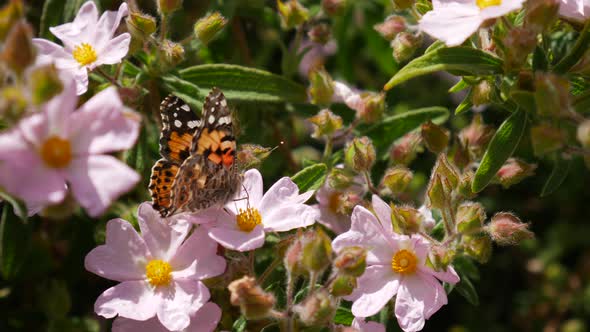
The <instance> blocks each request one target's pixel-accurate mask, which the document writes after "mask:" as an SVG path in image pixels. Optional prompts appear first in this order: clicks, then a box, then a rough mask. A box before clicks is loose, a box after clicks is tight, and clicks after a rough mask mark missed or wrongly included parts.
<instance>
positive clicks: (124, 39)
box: [95, 33, 131, 66]
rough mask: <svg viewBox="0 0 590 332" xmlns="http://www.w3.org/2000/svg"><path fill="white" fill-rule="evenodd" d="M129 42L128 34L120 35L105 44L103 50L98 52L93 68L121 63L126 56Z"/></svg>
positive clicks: (129, 36)
mask: <svg viewBox="0 0 590 332" xmlns="http://www.w3.org/2000/svg"><path fill="white" fill-rule="evenodd" d="M130 42H131V35H130V34H129V33H122V34H120V35H118V36H117V37H115V38H113V39H111V40H109V41H108V42H106V44H105V45H104V46H103V48H102V49H101V50H100V51H99V55H98V59H97V60H96V63H95V66H100V65H112V64H115V63H119V62H121V60H122V59H123V58H124V57H125V56H126V55H127V52H129V43H130Z"/></svg>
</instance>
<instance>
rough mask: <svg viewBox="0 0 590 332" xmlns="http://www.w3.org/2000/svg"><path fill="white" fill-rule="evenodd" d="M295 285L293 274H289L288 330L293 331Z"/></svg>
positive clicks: (288, 331)
mask: <svg viewBox="0 0 590 332" xmlns="http://www.w3.org/2000/svg"><path fill="white" fill-rule="evenodd" d="M294 285H295V280H294V279H293V277H292V276H291V274H290V273H289V274H287V311H286V314H287V332H292V331H293V319H294V317H293V310H292V309H293V308H292V306H293V286H294Z"/></svg>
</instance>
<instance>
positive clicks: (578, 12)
mask: <svg viewBox="0 0 590 332" xmlns="http://www.w3.org/2000/svg"><path fill="white" fill-rule="evenodd" d="M559 15H561V16H563V17H565V18H568V19H571V20H574V21H579V22H583V21H584V20H585V19H587V18H588V17H589V16H590V1H588V0H561V3H560V6H559Z"/></svg>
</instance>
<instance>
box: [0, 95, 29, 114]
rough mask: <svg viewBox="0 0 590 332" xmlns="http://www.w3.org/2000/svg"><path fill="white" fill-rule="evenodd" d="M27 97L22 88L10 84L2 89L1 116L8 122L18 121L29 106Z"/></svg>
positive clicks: (0, 96)
mask: <svg viewBox="0 0 590 332" xmlns="http://www.w3.org/2000/svg"><path fill="white" fill-rule="evenodd" d="M27 104H28V103H27V98H26V96H25V95H24V94H23V91H22V89H19V88H16V87H13V86H8V87H6V88H4V89H2V90H0V117H1V118H2V119H4V120H6V121H8V122H17V121H18V120H19V119H20V117H21V116H22V115H23V113H24V112H25V110H26V108H27Z"/></svg>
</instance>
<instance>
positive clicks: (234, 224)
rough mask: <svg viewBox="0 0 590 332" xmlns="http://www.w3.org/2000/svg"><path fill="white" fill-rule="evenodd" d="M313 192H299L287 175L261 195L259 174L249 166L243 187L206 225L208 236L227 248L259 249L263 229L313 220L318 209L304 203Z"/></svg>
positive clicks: (290, 226)
mask: <svg viewBox="0 0 590 332" xmlns="http://www.w3.org/2000/svg"><path fill="white" fill-rule="evenodd" d="M312 195H313V191H308V192H306V193H303V194H299V188H298V187H297V185H296V184H295V183H294V182H293V181H291V179H289V178H287V177H284V178H281V179H279V180H278V181H277V182H276V183H275V184H273V185H272V186H271V187H270V189H268V191H267V192H266V193H264V195H263V187H262V175H261V174H260V172H259V171H258V170H256V169H251V170H248V171H247V172H246V173H245V174H244V182H243V184H242V190H241V191H240V192H239V193H238V194H237V195H236V196H235V197H234V199H233V200H230V201H229V203H227V205H226V206H225V209H224V210H221V211H219V213H218V214H217V216H216V219H217V220H216V221H214V222H212V223H211V222H210V223H207V224H205V226H206V227H207V228H209V236H210V237H211V238H213V239H214V240H215V241H217V242H219V244H221V245H222V246H224V247H226V248H228V249H232V250H238V251H248V250H253V249H256V248H260V247H262V245H263V244H264V236H265V233H266V232H286V231H289V230H292V229H295V228H300V227H307V226H310V225H312V224H313V223H315V220H316V219H317V217H318V213H317V211H316V210H314V209H313V208H312V207H311V206H308V205H305V204H304V203H305V202H306V201H307V200H308V199H309V198H310V197H311V196H312Z"/></svg>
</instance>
